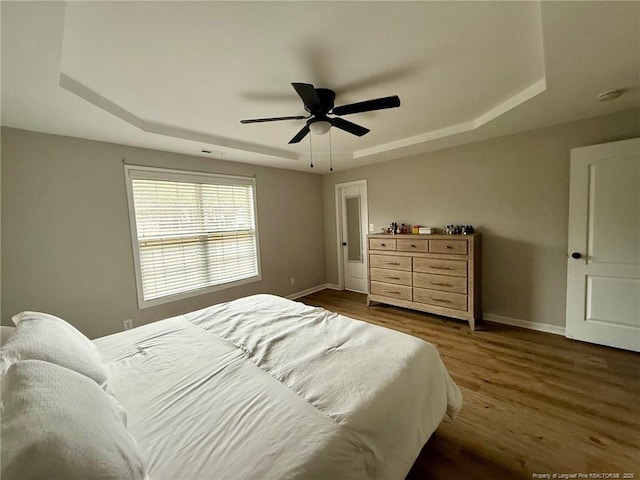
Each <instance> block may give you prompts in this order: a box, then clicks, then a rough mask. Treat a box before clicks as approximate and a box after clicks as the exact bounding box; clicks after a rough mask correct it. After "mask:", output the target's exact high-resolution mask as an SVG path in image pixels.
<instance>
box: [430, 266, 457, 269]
mask: <svg viewBox="0 0 640 480" xmlns="http://www.w3.org/2000/svg"><path fill="white" fill-rule="evenodd" d="M431 268H435V269H436V270H453V268H451V267H438V266H437V265H434V266H432V267H431Z"/></svg>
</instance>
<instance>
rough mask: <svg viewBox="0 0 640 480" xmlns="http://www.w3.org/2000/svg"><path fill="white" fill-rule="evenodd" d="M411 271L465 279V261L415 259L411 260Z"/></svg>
mask: <svg viewBox="0 0 640 480" xmlns="http://www.w3.org/2000/svg"><path fill="white" fill-rule="evenodd" d="M413 271H414V272H421V273H435V274H437V275H451V276H454V277H466V276H467V261H466V260H442V259H439V258H419V257H416V258H414V259H413Z"/></svg>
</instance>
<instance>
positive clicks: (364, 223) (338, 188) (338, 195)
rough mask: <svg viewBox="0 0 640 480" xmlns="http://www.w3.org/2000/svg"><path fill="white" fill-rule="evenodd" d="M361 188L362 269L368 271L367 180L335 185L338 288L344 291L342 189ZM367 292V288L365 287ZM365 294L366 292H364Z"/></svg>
mask: <svg viewBox="0 0 640 480" xmlns="http://www.w3.org/2000/svg"><path fill="white" fill-rule="evenodd" d="M354 186H361V187H364V189H363V190H364V193H363V195H362V198H360V213H361V222H362V225H361V232H362V247H363V250H364V252H363V256H362V257H363V258H362V260H363V263H364V268H365V269H366V270H367V271H368V266H369V258H368V256H367V233H368V232H369V203H368V200H367V180H366V179H363V180H353V181H351V182H345V183H336V184H335V202H336V248H337V251H338V256H337V258H338V288H339V289H340V290H344V283H345V282H344V249H343V248H342V213H343V212H342V189H344V188H347V187H354ZM367 290H368V287H367ZM365 293H366V292H365Z"/></svg>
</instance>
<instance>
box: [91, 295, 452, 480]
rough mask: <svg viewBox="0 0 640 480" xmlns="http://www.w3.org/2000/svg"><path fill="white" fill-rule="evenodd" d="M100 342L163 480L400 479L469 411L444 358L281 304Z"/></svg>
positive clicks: (114, 383)
mask: <svg viewBox="0 0 640 480" xmlns="http://www.w3.org/2000/svg"><path fill="white" fill-rule="evenodd" d="M95 343H96V345H97V346H98V348H99V349H100V352H101V354H102V357H103V361H104V362H107V363H108V366H109V371H110V375H109V384H110V388H111V389H112V390H113V391H114V393H115V395H116V397H117V398H118V399H119V400H120V402H121V403H122V404H123V406H124V407H125V408H126V409H127V411H128V418H129V420H128V428H129V430H130V431H131V432H132V434H133V436H134V437H135V438H136V439H137V441H138V443H139V445H140V447H141V449H142V450H143V453H145V454H146V456H147V459H148V462H149V474H150V477H151V478H152V479H154V480H181V479H184V480H187V479H190V480H191V479H193V480H196V479H198V480H200V479H202V480H205V479H206V480H211V479H225V480H226V479H274V480H275V479H278V480H282V479H309V480H311V479H318V480H321V479H322V480H325V479H345V480H346V479H354V480H355V479H358V480H362V479H402V478H404V477H405V476H406V474H407V472H408V471H409V469H410V468H411V465H412V464H413V462H414V461H415V458H416V457H417V455H418V453H419V452H420V449H421V448H422V446H423V445H424V443H425V442H426V440H427V439H428V438H429V436H430V435H431V434H432V433H433V431H434V430H435V429H436V427H437V426H438V424H439V423H440V421H441V420H442V418H443V417H444V415H445V413H448V414H449V415H450V416H453V415H455V413H457V411H458V410H459V409H460V406H461V403H462V400H461V395H460V392H459V390H458V388H457V386H456V385H455V384H454V383H453V381H452V380H451V378H450V377H449V375H448V373H447V371H446V369H445V367H444V365H443V364H442V362H441V360H440V357H439V356H438V352H437V350H436V349H435V348H434V347H433V346H432V345H430V344H428V343H426V342H423V341H422V340H419V339H417V338H414V337H411V336H409V335H405V334H402V333H398V332H395V331H392V330H388V329H385V328H381V327H376V326H373V325H370V324H367V323H365V322H360V321H356V320H352V319H349V318H346V317H344V316H341V315H338V314H335V313H330V312H327V311H326V310H323V309H320V308H314V307H309V306H306V305H304V304H301V303H297V302H291V301H289V300H285V299H282V298H279V297H275V296H272V295H255V296H252V297H247V298H242V299H239V300H235V301H233V302H229V303H224V304H220V305H214V306H212V307H209V308H206V309H203V310H200V311H197V312H193V313H190V314H187V315H183V316H179V317H174V318H171V319H167V320H163V321H160V322H156V323H153V324H150V325H146V326H143V327H139V328H136V329H134V330H130V331H127V332H122V333H118V334H115V335H111V336H108V337H103V338H100V339H97V340H95Z"/></svg>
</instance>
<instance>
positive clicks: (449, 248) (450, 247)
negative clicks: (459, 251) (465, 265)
mask: <svg viewBox="0 0 640 480" xmlns="http://www.w3.org/2000/svg"><path fill="white" fill-rule="evenodd" d="M444 248H446V249H447V250H451V249H452V248H453V247H452V246H451V245H447V246H446V247H444Z"/></svg>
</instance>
